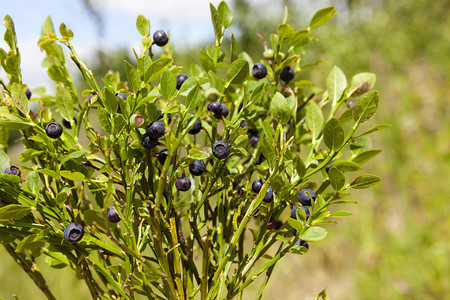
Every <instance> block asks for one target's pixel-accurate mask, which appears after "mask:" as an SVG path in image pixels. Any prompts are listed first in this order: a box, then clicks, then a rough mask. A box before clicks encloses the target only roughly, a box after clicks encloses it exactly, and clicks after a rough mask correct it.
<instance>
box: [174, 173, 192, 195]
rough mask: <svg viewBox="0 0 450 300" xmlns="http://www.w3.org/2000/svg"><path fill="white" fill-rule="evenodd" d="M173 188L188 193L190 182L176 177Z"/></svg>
mask: <svg viewBox="0 0 450 300" xmlns="http://www.w3.org/2000/svg"><path fill="white" fill-rule="evenodd" d="M175 187H176V188H177V190H179V191H182V192H186V191H189V189H190V188H191V180H190V179H189V178H187V177H186V176H181V177H178V178H177V180H175Z"/></svg>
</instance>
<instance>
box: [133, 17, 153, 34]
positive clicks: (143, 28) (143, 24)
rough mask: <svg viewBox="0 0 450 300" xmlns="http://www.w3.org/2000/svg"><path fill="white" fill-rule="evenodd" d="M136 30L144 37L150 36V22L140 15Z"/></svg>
mask: <svg viewBox="0 0 450 300" xmlns="http://www.w3.org/2000/svg"><path fill="white" fill-rule="evenodd" d="M136 28H137V30H138V32H139V33H140V34H141V35H142V36H146V35H147V34H150V21H149V20H148V19H147V18H146V17H144V16H143V15H139V16H138V17H137V19H136Z"/></svg>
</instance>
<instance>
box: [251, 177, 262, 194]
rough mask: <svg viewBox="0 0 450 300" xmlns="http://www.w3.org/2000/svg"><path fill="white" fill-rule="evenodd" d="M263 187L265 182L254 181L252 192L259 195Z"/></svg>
mask: <svg viewBox="0 0 450 300" xmlns="http://www.w3.org/2000/svg"><path fill="white" fill-rule="evenodd" d="M262 186H263V182H262V181H261V180H259V179H257V180H255V181H253V183H252V191H253V192H255V193H257V194H258V193H259V191H260V190H261V188H262Z"/></svg>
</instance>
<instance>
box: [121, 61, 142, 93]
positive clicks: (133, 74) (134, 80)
mask: <svg viewBox="0 0 450 300" xmlns="http://www.w3.org/2000/svg"><path fill="white" fill-rule="evenodd" d="M125 71H126V72H127V79H128V83H129V84H130V87H131V90H132V91H133V92H135V93H136V92H137V91H138V90H139V87H140V86H141V79H140V78H139V74H138V72H137V71H136V69H135V68H134V67H133V66H132V65H131V64H130V63H129V62H127V61H125Z"/></svg>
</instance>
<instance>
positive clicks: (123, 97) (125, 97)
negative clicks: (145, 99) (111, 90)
mask: <svg viewBox="0 0 450 300" xmlns="http://www.w3.org/2000/svg"><path fill="white" fill-rule="evenodd" d="M119 97H120V98H122V99H123V100H127V94H124V93H117V94H116V98H117V101H119Z"/></svg>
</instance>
